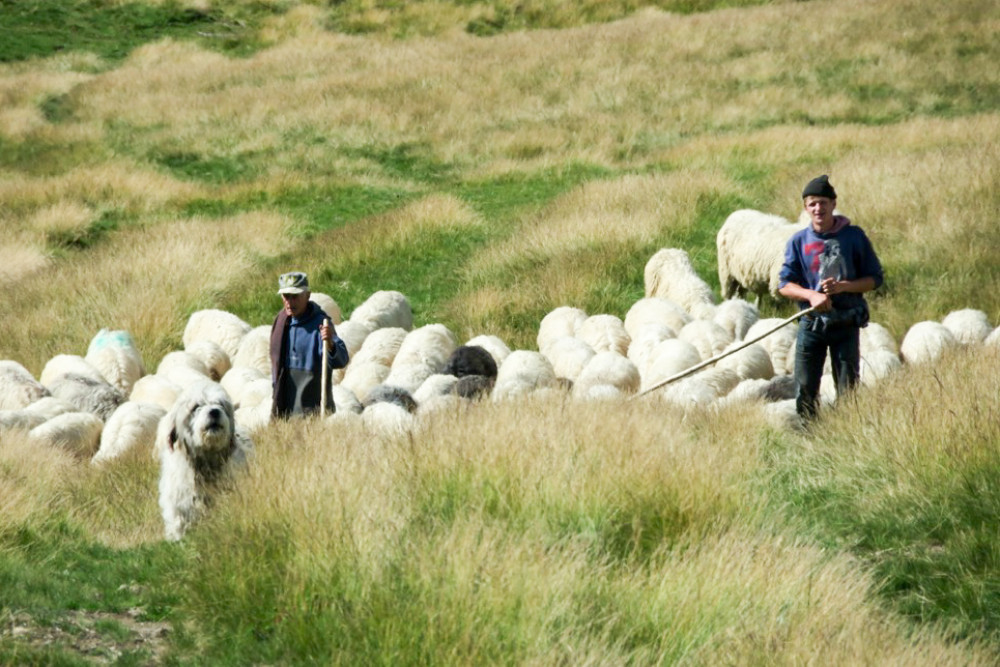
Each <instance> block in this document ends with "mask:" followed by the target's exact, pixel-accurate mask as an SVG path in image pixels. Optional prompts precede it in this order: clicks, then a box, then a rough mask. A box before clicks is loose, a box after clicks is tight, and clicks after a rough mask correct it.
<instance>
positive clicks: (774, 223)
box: [715, 209, 808, 302]
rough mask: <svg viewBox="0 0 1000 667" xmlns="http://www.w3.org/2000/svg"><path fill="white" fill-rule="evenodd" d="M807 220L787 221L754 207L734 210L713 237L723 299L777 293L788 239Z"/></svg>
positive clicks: (773, 294)
mask: <svg viewBox="0 0 1000 667" xmlns="http://www.w3.org/2000/svg"><path fill="white" fill-rule="evenodd" d="M806 224H808V222H806V223H803V222H790V221H788V220H786V219H785V218H782V217H781V216H778V215H771V214H768V213H763V212H761V211H755V210H753V209H740V210H738V211H734V212H733V213H731V214H730V215H729V217H728V218H726V221H725V222H724V223H722V227H721V228H720V229H719V232H718V234H716V237H715V245H716V251H717V253H718V254H717V262H718V269H719V285H720V287H721V290H722V298H723V299H729V298H731V297H733V296H739V297H746V296H747V295H748V294H754V295H756V300H757V301H758V302H759V301H760V297H761V296H764V295H765V294H770V295H771V296H772V297H775V298H777V296H778V274H779V273H780V271H781V265H782V263H783V262H784V260H785V245H786V244H787V243H788V239H790V238H791V237H792V235H793V234H794V233H795V232H797V231H798V230H800V229H802V228H803V227H805V225H806Z"/></svg>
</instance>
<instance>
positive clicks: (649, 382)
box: [642, 338, 701, 391]
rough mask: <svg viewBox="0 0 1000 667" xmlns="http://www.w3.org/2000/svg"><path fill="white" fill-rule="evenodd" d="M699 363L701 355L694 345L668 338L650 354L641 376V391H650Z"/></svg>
mask: <svg viewBox="0 0 1000 667" xmlns="http://www.w3.org/2000/svg"><path fill="white" fill-rule="evenodd" d="M700 363H701V355H700V354H698V349H697V348H696V347H695V346H694V345H692V344H691V343H688V342H687V341H683V340H680V339H679V338H668V339H667V340H664V341H662V342H661V343H660V344H659V345H657V346H656V347H655V348H654V349H653V351H652V352H651V353H650V355H649V361H648V362H647V367H646V369H645V372H644V373H643V374H642V390H643V391H645V390H647V389H650V388H651V387H654V386H656V385H657V384H659V383H660V382H662V381H664V380H666V379H667V378H669V377H672V376H674V375H676V374H677V373H680V372H681V371H686V370H687V369H689V368H691V367H692V366H696V365H697V364H700Z"/></svg>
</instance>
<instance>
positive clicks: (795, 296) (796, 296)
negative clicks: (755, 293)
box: [778, 282, 833, 312]
mask: <svg viewBox="0 0 1000 667" xmlns="http://www.w3.org/2000/svg"><path fill="white" fill-rule="evenodd" d="M778 294H780V295H781V296H783V297H786V298H788V299H791V300H793V301H805V302H807V303H808V304H809V305H810V307H812V308H815V309H816V310H817V311H818V312H826V311H828V310H830V309H831V308H832V307H833V303H832V302H831V301H830V296H829V295H828V294H824V293H823V292H816V291H814V290H811V289H807V288H805V287H802V286H801V285H799V284H797V283H792V282H788V283H785V284H784V285H782V286H781V287H779V288H778Z"/></svg>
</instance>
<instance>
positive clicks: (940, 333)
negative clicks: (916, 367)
mask: <svg viewBox="0 0 1000 667" xmlns="http://www.w3.org/2000/svg"><path fill="white" fill-rule="evenodd" d="M959 344H960V343H959V342H958V339H957V338H955V334H953V333H952V332H951V329H949V328H948V327H946V326H945V325H943V324H941V323H940V322H934V321H931V320H926V321H923V322H917V323H916V324H914V325H913V326H911V327H910V328H909V329H908V330H907V332H906V335H905V336H903V342H902V343H900V345H899V354H900V356H902V358H903V361H904V362H906V363H908V364H924V363H929V362H932V361H937V360H938V359H939V358H940V357H941V355H942V354H944V353H945V351H946V350H949V349H951V348H954V347H957V346H958V345H959Z"/></svg>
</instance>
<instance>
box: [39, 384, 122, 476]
mask: <svg viewBox="0 0 1000 667" xmlns="http://www.w3.org/2000/svg"><path fill="white" fill-rule="evenodd" d="M108 386H109V387H110V386H111V385H108ZM103 428H104V422H103V421H102V420H101V418H100V417H98V416H97V415H95V414H93V413H92V412H64V413H63V414H61V415H57V416H55V417H53V418H52V419H48V420H46V421H44V422H43V423H41V424H39V425H38V426H36V427H34V428H33V429H31V430H30V431H29V432H28V435H29V436H30V437H31V438H32V439H33V440H36V441H38V442H40V443H43V444H45V445H49V446H52V447H59V448H61V449H65V450H67V451H69V452H71V453H73V454H75V455H76V456H78V457H80V458H82V459H89V458H90V457H91V456H93V455H94V452H96V451H97V448H98V446H99V445H100V440H101V429H103Z"/></svg>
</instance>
